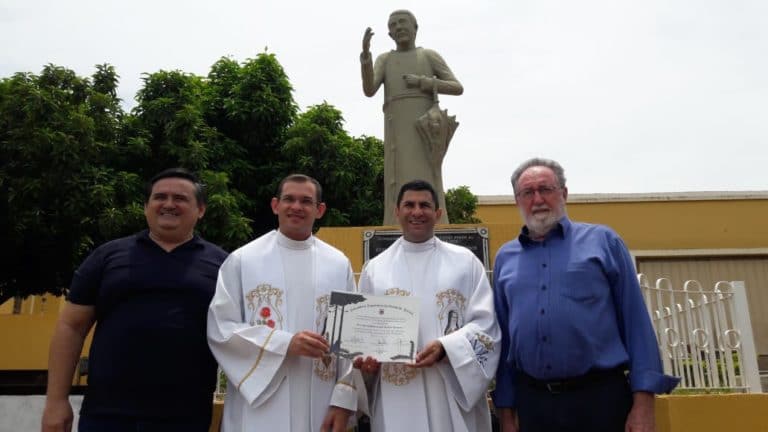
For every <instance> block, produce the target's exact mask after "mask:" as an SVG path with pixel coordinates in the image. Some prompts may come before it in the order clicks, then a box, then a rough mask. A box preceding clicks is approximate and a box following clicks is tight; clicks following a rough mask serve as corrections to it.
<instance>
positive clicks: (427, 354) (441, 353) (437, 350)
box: [412, 340, 445, 368]
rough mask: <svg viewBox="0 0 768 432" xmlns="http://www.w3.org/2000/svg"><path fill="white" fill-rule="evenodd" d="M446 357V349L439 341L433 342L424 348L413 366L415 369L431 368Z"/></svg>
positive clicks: (417, 355)
mask: <svg viewBox="0 0 768 432" xmlns="http://www.w3.org/2000/svg"><path fill="white" fill-rule="evenodd" d="M443 357H445V348H443V344H442V343H440V341H439V340H433V341H432V342H430V343H428V344H427V346H425V347H424V349H423V350H421V351H420V352H418V353H417V354H416V363H414V364H413V365H412V366H413V367H415V368H425V367H430V366H432V365H433V364H435V363H437V362H439V361H440V360H442V359H443Z"/></svg>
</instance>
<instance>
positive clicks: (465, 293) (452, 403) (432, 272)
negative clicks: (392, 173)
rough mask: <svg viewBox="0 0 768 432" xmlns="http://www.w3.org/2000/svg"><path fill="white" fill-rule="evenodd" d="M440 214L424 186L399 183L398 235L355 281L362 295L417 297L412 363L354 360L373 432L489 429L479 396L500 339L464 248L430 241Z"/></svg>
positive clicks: (485, 288)
mask: <svg viewBox="0 0 768 432" xmlns="http://www.w3.org/2000/svg"><path fill="white" fill-rule="evenodd" d="M441 212H442V209H440V208H438V207H437V198H436V194H435V191H434V189H433V188H432V186H431V185H430V184H429V183H427V182H424V181H421V180H417V181H412V182H409V183H406V184H404V185H403V187H402V188H401V189H400V193H399V195H398V199H397V207H396V209H395V215H396V217H397V219H398V222H399V223H400V226H401V227H402V230H403V236H402V237H400V238H399V239H398V240H397V241H396V242H395V243H394V244H392V246H390V247H389V248H388V249H387V250H385V251H384V252H382V253H381V254H380V255H378V256H376V257H375V258H373V259H372V260H371V261H369V262H368V263H367V265H366V266H365V267H364V268H363V273H362V275H361V276H360V283H359V287H360V291H361V292H362V293H369V294H374V295H403V296H416V297H418V298H419V299H420V300H421V309H420V311H419V320H420V324H419V341H418V354H417V356H416V362H415V363H414V364H413V365H404V364H396V363H378V362H377V361H376V360H374V359H373V358H371V357H368V358H366V359H365V360H363V359H362V358H358V359H355V367H356V368H360V369H361V370H362V371H363V373H364V374H365V375H366V379H367V381H368V384H369V390H370V394H369V396H370V397H369V400H370V401H371V404H372V408H371V426H372V430H373V431H374V432H382V431H387V432H395V431H420V432H421V431H423V432H428V431H432V432H442V431H454V432H458V431H469V432H474V431H490V430H491V418H490V411H489V408H488V403H487V397H486V391H487V389H488V385H489V384H490V382H491V379H492V378H493V377H494V374H495V373H496V366H497V364H498V361H499V351H500V340H501V333H500V330H499V326H498V324H497V322H496V317H495V315H494V309H493V294H492V292H491V287H490V284H489V283H488V278H487V277H486V274H485V268H484V267H483V265H482V264H481V263H480V260H478V259H477V257H475V255H474V254H473V253H472V252H471V251H469V250H468V249H466V248H464V247H461V246H456V245H452V244H449V243H445V242H442V241H440V240H439V239H437V238H436V237H435V236H434V226H435V222H436V221H437V220H439V218H440V214H441Z"/></svg>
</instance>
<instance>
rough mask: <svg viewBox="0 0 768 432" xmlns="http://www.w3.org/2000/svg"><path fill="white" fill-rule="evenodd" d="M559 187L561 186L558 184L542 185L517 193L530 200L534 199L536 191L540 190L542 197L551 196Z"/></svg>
mask: <svg viewBox="0 0 768 432" xmlns="http://www.w3.org/2000/svg"><path fill="white" fill-rule="evenodd" d="M558 189H560V188H559V187H557V186H540V187H539V188H538V189H533V188H529V189H523V190H521V191H520V192H518V193H517V196H518V197H520V198H522V199H524V200H530V199H533V196H534V195H536V192H538V193H539V195H540V196H541V197H542V198H549V197H551V196H552V194H554V193H555V192H556V191H557V190H558Z"/></svg>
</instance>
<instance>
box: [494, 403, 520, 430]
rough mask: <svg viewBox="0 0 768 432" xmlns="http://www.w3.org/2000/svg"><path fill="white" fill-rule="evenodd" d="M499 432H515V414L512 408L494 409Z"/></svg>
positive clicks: (516, 427) (516, 428) (516, 425)
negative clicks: (497, 419)
mask: <svg viewBox="0 0 768 432" xmlns="http://www.w3.org/2000/svg"><path fill="white" fill-rule="evenodd" d="M496 416H497V417H498V418H499V426H500V427H501V428H500V430H501V432H517V431H518V430H519V429H518V424H517V412H516V411H515V410H514V409H512V408H496Z"/></svg>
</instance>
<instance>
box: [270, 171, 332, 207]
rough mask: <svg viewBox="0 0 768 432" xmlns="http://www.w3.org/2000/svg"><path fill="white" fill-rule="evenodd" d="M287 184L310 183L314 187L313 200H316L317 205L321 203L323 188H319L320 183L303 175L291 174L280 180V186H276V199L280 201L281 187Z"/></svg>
mask: <svg viewBox="0 0 768 432" xmlns="http://www.w3.org/2000/svg"><path fill="white" fill-rule="evenodd" d="M288 182H292V183H306V182H310V183H312V184H313V185H315V199H316V200H317V203H318V204H320V203H321V202H323V187H322V186H320V182H319V181H317V180H315V179H314V178H312V177H310V176H308V175H305V174H291V175H289V176H286V177H285V178H284V179H282V180H280V184H279V185H277V194H276V195H275V197H276V198H277V199H280V195H282V194H283V185H284V184H286V183H288Z"/></svg>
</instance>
